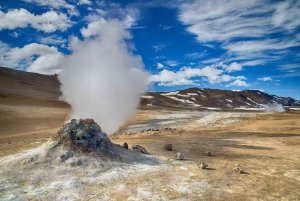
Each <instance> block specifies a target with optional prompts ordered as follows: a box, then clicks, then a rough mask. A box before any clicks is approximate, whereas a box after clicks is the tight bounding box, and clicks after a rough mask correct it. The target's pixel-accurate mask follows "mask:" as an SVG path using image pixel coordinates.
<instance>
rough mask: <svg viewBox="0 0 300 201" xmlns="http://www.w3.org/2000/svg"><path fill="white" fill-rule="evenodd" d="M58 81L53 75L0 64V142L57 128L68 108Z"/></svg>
mask: <svg viewBox="0 0 300 201" xmlns="http://www.w3.org/2000/svg"><path fill="white" fill-rule="evenodd" d="M59 85H60V83H59V82H58V80H57V77H56V76H47V75H40V74H36V73H27V72H22V71H17V70H13V69H9V68H4V67H0V128H1V129H0V143H1V142H2V143H9V142H10V141H11V140H13V139H16V138H17V139H19V140H22V139H31V138H35V137H36V135H39V136H45V137H46V136H47V137H48V136H51V135H52V134H51V135H50V132H52V130H55V131H57V130H58V128H59V127H60V126H61V125H62V123H63V122H64V121H65V120H66V117H67V115H68V113H69V111H70V107H69V105H68V104H66V103H64V102H62V101H59V100H58V97H59V96H60V95H61V92H60V90H59ZM55 131H54V132H55Z"/></svg>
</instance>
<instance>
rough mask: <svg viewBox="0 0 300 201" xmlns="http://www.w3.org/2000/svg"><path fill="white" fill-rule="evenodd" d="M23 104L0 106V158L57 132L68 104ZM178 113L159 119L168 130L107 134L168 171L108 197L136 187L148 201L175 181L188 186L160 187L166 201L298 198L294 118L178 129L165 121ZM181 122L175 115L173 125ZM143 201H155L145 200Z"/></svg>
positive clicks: (299, 146)
mask: <svg viewBox="0 0 300 201" xmlns="http://www.w3.org/2000/svg"><path fill="white" fill-rule="evenodd" d="M36 101H37V100H36ZM37 102H38V101H37ZM37 102H36V103H37ZM23 103H24V101H22V104H21V105H20V104H19V105H17V104H18V103H16V102H12V103H10V104H7V105H6V106H5V108H4V106H3V104H2V105H0V107H2V108H1V111H5V113H4V112H1V116H0V126H1V131H0V143H1V148H0V156H6V155H9V154H14V153H18V152H20V151H21V150H24V149H29V148H34V147H37V146H39V145H41V144H42V143H43V142H45V141H47V140H48V138H49V137H51V136H52V135H53V134H54V133H55V132H57V130H58V129H59V127H60V126H61V125H62V124H63V123H64V121H65V120H66V118H67V115H68V113H69V112H70V109H69V107H68V106H66V105H65V104H63V103H59V102H51V101H50V102H48V103H46V104H45V103H43V104H41V105H40V107H37V106H35V107H33V106H30V104H27V105H26V103H25V104H23ZM185 113H186V111H168V117H167V118H169V119H171V120H172V122H171V123H170V124H168V126H169V127H173V128H176V130H172V131H170V130H160V131H148V132H147V131H145V132H141V133H136V134H132V133H127V134H126V132H120V133H118V134H116V135H113V136H111V140H112V141H113V142H114V143H117V144H123V143H124V142H127V143H128V144H129V146H130V147H131V145H133V144H139V145H142V146H144V147H145V148H146V149H147V151H148V152H149V153H150V155H152V156H154V157H157V158H159V159H160V161H161V162H162V163H163V164H165V165H166V166H168V167H169V166H170V167H172V168H171V169H166V170H161V171H154V172H149V174H147V175H143V176H140V177H136V178H135V179H126V180H124V181H118V182H114V183H113V184H109V185H112V186H115V185H119V186H122V185H123V186H124V185H125V188H124V189H123V190H119V191H117V192H115V194H113V195H112V196H113V197H114V199H116V200H127V199H128V200H130V199H129V198H130V197H128V196H126V194H124V193H126V192H127V191H128V192H129V191H132V192H136V193H137V194H138V193H139V191H138V187H141V186H143V189H148V192H151V195H155V194H157V192H160V191H161V192H163V191H164V186H166V185H167V183H170V182H172V181H178V182H185V183H186V185H187V186H189V188H187V187H182V190H180V191H179V192H181V193H178V191H176V193H174V192H172V191H169V190H168V189H166V192H165V196H166V198H167V200H207V199H208V200H300V192H299V189H300V121H299V119H300V112H285V113H275V114H262V113H254V112H252V113H251V114H253V115H254V116H253V117H243V116H241V117H239V118H235V121H233V120H232V121H233V122H235V123H226V124H224V123H223V122H224V119H217V120H216V121H214V122H210V123H209V122H208V123H207V124H205V126H204V125H200V124H197V123H195V122H196V121H195V120H196V119H198V118H199V116H197V115H195V116H193V115H191V116H190V117H189V121H188V122H186V124H184V123H182V122H181V124H178V123H176V122H177V121H179V118H176V117H173V116H172V117H170V114H174V115H179V114H185ZM203 114H204V113H203ZM159 115H160V117H163V116H164V115H166V112H165V111H163V112H162V111H160V110H143V111H139V112H138V113H137V115H136V116H135V117H134V118H133V119H131V120H130V121H128V123H127V125H125V126H124V127H123V128H122V129H125V130H126V128H128V127H129V126H130V125H132V124H134V123H136V122H144V123H145V122H147V121H149V120H155V119H157V117H158V116H159ZM206 115H207V114H206ZM179 116H180V115H179ZM200 116H201V114H200ZM184 118H185V117H184V115H182V117H180V120H182V119H184ZM237 120H238V121H237ZM222 121H223V122H222ZM180 125H183V126H182V127H181V126H180ZM146 129H148V126H147V127H145V130H146ZM179 131H180V132H179ZM165 143H171V144H172V145H173V150H172V151H165V150H164V149H163V145H164V144H165ZM205 151H210V152H211V153H212V156H206V155H205ZM177 152H181V153H182V154H183V155H184V157H185V159H184V160H183V161H176V160H174V156H175V154H176V153H177ZM198 162H205V163H207V164H208V165H209V166H208V167H209V168H208V169H206V170H202V169H199V168H198V167H197V163H198ZM236 164H239V165H240V166H241V167H242V168H243V170H244V171H245V173H244V174H237V173H236V172H235V171H234V168H235V166H236ZM170 170H171V171H172V172H170ZM178 178H186V180H184V179H181V180H180V179H178ZM197 182H198V183H197ZM199 182H202V183H199ZM196 184H197V185H196ZM200 184H201V185H202V186H201V185H200ZM195 185H196V186H195ZM199 185H200V186H199ZM97 188H98V187H97ZM191 189H192V190H191ZM201 189H202V190H201ZM203 189H204V190H203ZM86 190H87V191H89V190H91V191H92V190H95V189H93V188H92V187H90V188H87V189H86ZM197 192H198V193H197ZM141 193H143V192H141ZM144 198H145V200H147V199H146V197H144ZM149 199H150V200H151V199H152V200H162V199H160V198H159V197H156V198H155V197H153V196H152V197H151V196H150V197H149ZM92 200H93V199H92ZM94 200H97V199H96V198H95V199H94ZM132 200H134V199H132Z"/></svg>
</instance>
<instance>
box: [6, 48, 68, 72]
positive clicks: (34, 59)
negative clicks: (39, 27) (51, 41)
mask: <svg viewBox="0 0 300 201" xmlns="http://www.w3.org/2000/svg"><path fill="white" fill-rule="evenodd" d="M0 45H1V46H2V48H1V53H2V55H1V57H0V65H1V66H6V67H10V68H18V69H20V68H21V69H27V70H28V71H30V72H37V73H43V74H53V73H58V72H59V71H60V68H61V67H60V65H59V63H60V61H61V60H62V58H63V55H62V54H61V53H60V52H58V50H57V48H55V47H50V46H47V45H42V44H37V43H31V44H28V45H25V46H24V47H22V48H18V47H17V48H9V47H8V46H7V45H6V44H3V43H0ZM3 49H4V50H5V52H3V51H2V50H3Z"/></svg>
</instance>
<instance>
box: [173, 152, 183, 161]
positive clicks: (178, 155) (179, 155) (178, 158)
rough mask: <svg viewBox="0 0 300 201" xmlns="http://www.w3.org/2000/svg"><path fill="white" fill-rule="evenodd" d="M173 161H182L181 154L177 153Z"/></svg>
mask: <svg viewBox="0 0 300 201" xmlns="http://www.w3.org/2000/svg"><path fill="white" fill-rule="evenodd" d="M175 159H177V160H183V159H184V156H183V155H182V153H177V154H176V155H175Z"/></svg>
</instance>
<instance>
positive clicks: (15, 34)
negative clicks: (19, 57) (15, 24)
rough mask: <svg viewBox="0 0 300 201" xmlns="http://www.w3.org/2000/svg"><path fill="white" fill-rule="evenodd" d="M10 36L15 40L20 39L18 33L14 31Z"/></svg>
mask: <svg viewBox="0 0 300 201" xmlns="http://www.w3.org/2000/svg"><path fill="white" fill-rule="evenodd" d="M9 35H11V36H12V37H14V38H18V37H19V35H20V34H19V33H18V32H16V31H14V32H12V33H9Z"/></svg>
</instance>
